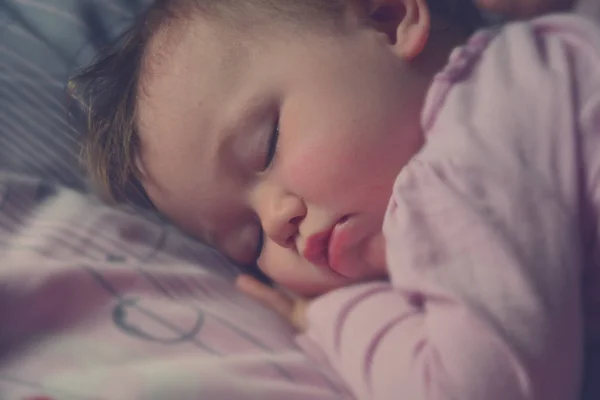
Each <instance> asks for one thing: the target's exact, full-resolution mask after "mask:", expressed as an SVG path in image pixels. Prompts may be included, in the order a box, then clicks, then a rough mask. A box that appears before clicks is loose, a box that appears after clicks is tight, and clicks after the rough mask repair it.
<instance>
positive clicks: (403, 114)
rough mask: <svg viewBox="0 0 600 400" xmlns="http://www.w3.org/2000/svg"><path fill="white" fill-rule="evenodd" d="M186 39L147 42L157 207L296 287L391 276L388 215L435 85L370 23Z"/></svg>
mask: <svg viewBox="0 0 600 400" xmlns="http://www.w3.org/2000/svg"><path fill="white" fill-rule="evenodd" d="M178 35H179V36H178V37H177V39H176V40H169V41H161V40H159V41H158V42H157V43H160V42H162V45H163V48H162V49H160V51H159V50H158V46H160V45H155V47H154V48H153V50H152V51H154V52H156V56H157V57H156V58H155V60H154V61H153V64H154V65H152V66H151V68H150V69H149V70H148V71H147V73H146V77H145V82H144V87H143V90H142V96H141V99H140V104H139V106H140V110H139V121H140V137H141V141H142V151H141V163H142V166H143V170H144V175H145V180H144V182H143V184H144V186H145V188H146V190H147V192H148V194H149V196H150V198H151V199H152V201H153V202H154V203H155V205H156V206H157V207H158V209H160V210H161V211H162V212H163V213H164V214H166V215H167V216H168V217H170V218H171V219H172V220H173V221H174V222H175V223H176V224H178V225H180V226H181V227H182V228H183V229H185V230H187V231H188V232H190V233H191V234H193V235H195V236H197V237H199V238H201V239H204V240H205V241H207V242H209V243H210V244H212V245H214V246H215V247H216V248H217V249H219V250H220V251H222V252H223V253H224V254H226V255H227V256H229V257H230V258H231V259H233V260H235V261H237V262H239V263H241V264H245V265H250V264H253V263H254V262H256V261H257V262H258V265H259V267H260V268H261V269H262V271H264V272H265V273H266V274H267V275H268V276H270V277H271V278H272V279H273V280H275V281H276V282H278V283H279V284H281V285H283V286H285V287H287V288H288V289H290V290H292V291H294V292H296V293H299V294H303V295H316V294H320V293H323V292H326V291H328V290H331V289H333V288H336V287H340V286H345V285H348V284H351V283H353V282H357V281H364V280H370V279H378V278H381V277H384V276H385V275H386V272H385V271H386V268H385V254H384V253H385V252H384V243H383V238H382V232H381V229H382V222H383V217H384V213H385V210H386V207H387V204H388V200H389V198H390V195H391V191H392V185H393V183H394V180H395V178H396V176H397V175H398V173H399V172H400V170H401V168H402V167H403V166H404V165H405V164H406V163H407V162H408V160H409V159H410V158H411V157H412V155H413V154H414V153H415V152H416V151H418V149H419V148H420V146H421V144H422V135H421V131H420V123H419V116H420V108H421V104H422V100H423V94H424V92H425V90H426V87H427V84H428V83H427V80H426V79H425V78H423V77H421V76H420V75H418V74H414V75H413V73H411V72H410V68H408V66H407V64H406V63H405V62H404V61H403V60H402V57H399V56H397V55H396V53H395V50H394V47H393V46H392V45H391V44H390V43H389V42H388V38H387V37H386V36H385V35H384V34H380V33H379V32H376V31H375V30H371V29H363V28H358V27H357V28H356V29H350V32H349V33H347V34H345V35H340V36H326V35H322V34H321V35H318V34H314V35H313V34H311V33H307V32H299V31H294V30H292V29H287V30H286V29H284V28H277V30H275V31H273V32H271V33H270V35H265V36H264V37H261V38H257V39H256V40H251V39H249V40H246V41H244V42H241V41H239V40H235V39H236V36H234V35H233V34H228V33H227V32H226V31H225V29H223V28H219V27H218V26H214V25H209V24H207V23H205V22H201V23H196V24H192V25H190V27H189V28H188V29H186V30H185V32H184V33H182V34H178ZM171 39H173V38H171ZM277 132H278V133H277ZM332 230H333V234H332V235H330V232H331V231H332ZM261 232H263V233H261ZM261 236H262V238H263V239H262V240H261Z"/></svg>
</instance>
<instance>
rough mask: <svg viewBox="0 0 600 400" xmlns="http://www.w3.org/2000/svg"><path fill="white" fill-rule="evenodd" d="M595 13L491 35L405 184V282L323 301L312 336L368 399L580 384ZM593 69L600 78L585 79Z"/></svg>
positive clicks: (401, 221)
mask: <svg viewBox="0 0 600 400" xmlns="http://www.w3.org/2000/svg"><path fill="white" fill-rule="evenodd" d="M586 24H587V22H586V21H583V20H576V19H574V18H568V17H551V18H546V19H544V20H543V21H542V22H539V23H535V24H534V25H530V24H525V23H523V24H518V25H513V26H511V27H508V28H506V30H505V31H504V33H503V34H501V35H500V36H499V37H498V38H496V39H495V40H494V41H493V42H492V44H490V48H489V49H488V51H487V52H485V53H484V54H483V55H481V57H480V59H481V62H480V65H479V66H478V67H477V68H475V69H474V72H472V79H469V80H468V81H466V82H465V83H464V85H458V87H457V88H456V89H452V90H451V92H450V93H449V94H448V96H447V98H446V102H445V105H444V106H443V109H442V111H440V115H439V116H438V119H437V122H436V123H435V124H434V126H433V128H432V130H431V131H430V132H429V133H428V135H429V137H430V139H429V142H428V144H427V145H426V147H425V149H424V150H423V151H422V152H421V153H420V154H419V155H418V156H417V157H416V158H415V160H413V162H411V164H409V165H408V166H407V167H406V168H405V170H404V171H403V172H402V173H401V174H400V176H399V179H398V181H397V183H396V185H395V188H394V193H393V201H392V202H391V205H390V207H389V210H388V213H387V216H386V223H385V225H384V230H385V235H386V238H387V246H388V253H387V256H388V266H389V270H390V277H391V282H390V283H370V284H364V285H357V286H355V287H349V288H344V289H340V290H337V291H335V292H332V293H329V294H327V295H325V296H323V297H322V298H320V299H317V300H316V301H314V302H313V303H312V304H311V305H310V307H309V309H308V327H309V329H308V335H309V337H310V338H312V339H313V340H314V341H315V342H316V343H319V344H320V345H321V346H322V348H323V350H324V351H325V353H326V354H327V356H328V359H329V360H330V362H332V364H333V365H334V366H335V367H336V368H337V369H338V370H339V371H340V373H341V374H342V375H343V377H344V378H345V381H346V382H347V383H348V384H349V385H350V386H351V387H352V389H353V391H354V393H355V395H356V396H357V398H359V399H391V398H406V399H410V400H423V399H436V400H441V399H448V400H450V399H453V400H481V399H485V400H496V399H497V400H507V399H511V400H524V399H540V400H563V399H565V400H570V399H575V398H577V396H578V390H579V384H580V379H581V368H582V367H581V364H582V349H581V348H582V317H581V304H580V296H581V289H580V279H581V272H582V264H583V261H582V258H583V255H582V253H581V252H582V250H581V243H582V241H583V240H584V239H583V238H582V236H581V235H582V232H581V226H580V222H581V221H580V217H581V215H580V214H579V206H580V204H581V200H582V199H581V197H580V196H581V194H582V193H583V192H584V191H583V188H582V186H581V182H582V180H581V176H582V165H581V164H580V163H581V161H582V160H581V159H580V156H581V154H580V153H579V152H580V151H581V148H580V139H581V138H580V137H578V136H577V135H578V134H579V133H578V132H579V128H578V117H579V111H578V107H581V108H585V106H584V103H585V102H584V101H583V99H582V98H579V97H576V96H580V95H583V93H584V92H585V91H586V90H588V89H591V91H590V93H591V92H593V88H594V86H596V87H598V86H597V85H598V79H597V76H598V72H597V71H598V69H597V68H593V66H592V65H591V64H590V63H588V61H589V59H591V58H594V57H595V58H596V59H598V58H600V57H599V56H598V55H599V54H600V51H599V47H600V43H599V42H600V40H599V39H598V38H599V35H598V34H597V33H596V32H595V31H593V27H592V26H591V24H587V25H586ZM588 25H589V26H588ZM586 32H592V33H589V35H588V36H586ZM588 39H590V40H589V41H588ZM594 43H595V46H596V47H595V48H594ZM588 56H589V57H588ZM586 66H587V67H586ZM578 71H585V72H586V73H589V74H593V75H594V77H596V78H595V79H596V80H595V81H594V80H593V79H590V80H587V79H585V80H584V81H583V83H582V82H577V80H578V79H579V78H580V76H579V73H578ZM574 74H577V75H574ZM450 75H452V74H450ZM454 76H455V75H454ZM458 76H460V75H458ZM576 82H577V83H576ZM584 87H587V89H585V90H584V89H583V88H584ZM438 89H439V87H438ZM596 93H597V91H596ZM430 104H438V103H437V102H435V101H434V102H433V103H430ZM432 107H435V106H432Z"/></svg>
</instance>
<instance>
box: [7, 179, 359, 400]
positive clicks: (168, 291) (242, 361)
mask: <svg viewBox="0 0 600 400" xmlns="http://www.w3.org/2000/svg"><path fill="white" fill-rule="evenodd" d="M235 274H236V271H235V269H234V268H233V267H232V266H231V265H230V264H228V263H227V262H226V261H225V260H224V259H222V258H221V257H220V256H219V255H218V254H217V253H216V252H214V251H213V250H211V249H209V248H207V247H205V246H203V245H201V244H199V243H197V242H194V241H192V240H190V239H188V238H187V237H185V236H184V235H182V234H180V233H179V232H177V231H176V230H175V229H173V228H172V227H170V226H169V225H168V224H166V223H164V222H162V221H160V220H159V219H158V218H155V217H151V216H140V215H138V214H137V213H136V212H134V211H132V210H129V209H111V208H108V207H106V206H104V205H102V204H101V203H99V202H98V201H97V200H95V199H94V198H92V197H88V196H84V195H82V194H79V193H76V192H73V191H70V190H65V189H59V188H57V187H54V186H52V185H49V184H47V183H45V182H43V181H41V180H33V179H24V178H21V177H16V176H13V175H6V174H0V399H2V400H33V399H45V400H92V399H93V400H104V399H110V400H133V399H143V400H153V399H170V400H184V399H203V400H210V399H220V400H223V399H225V400H233V399H241V398H244V399H262V400H264V399H298V400H301V399H311V400H320V399H346V398H350V397H351V396H350V395H349V394H348V393H347V391H346V389H345V388H344V385H343V384H342V383H341V381H340V380H339V378H338V377H337V376H336V374H335V373H333V372H332V370H330V369H329V368H327V367H326V366H325V365H326V364H325V363H321V362H318V361H319V360H313V359H310V358H308V357H307V356H306V355H305V354H304V353H303V352H302V351H301V350H300V347H299V345H298V344H297V343H296V340H295V336H294V332H292V331H291V330H290V328H289V327H288V326H287V324H285V323H284V322H283V321H281V320H280V319H279V318H277V317H276V316H275V315H274V314H272V313H270V312H269V311H267V310H266V309H264V308H262V307H260V306H259V305H258V304H256V303H254V302H253V301H251V300H249V299H247V298H245V297H243V296H242V295H241V294H239V293H238V292H237V291H236V290H235V288H234V287H233V285H232V283H231V280H232V278H233V277H234V276H235Z"/></svg>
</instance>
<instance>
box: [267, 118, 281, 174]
mask: <svg viewBox="0 0 600 400" xmlns="http://www.w3.org/2000/svg"><path fill="white" fill-rule="evenodd" d="M278 140H279V121H278V120H277V121H275V127H274V128H273V132H272V133H271V136H270V137H269V144H268V147H267V157H266V160H265V167H264V169H265V170H266V169H267V168H269V167H270V166H271V163H272V162H273V159H274V158H275V154H276V153H277V142H278Z"/></svg>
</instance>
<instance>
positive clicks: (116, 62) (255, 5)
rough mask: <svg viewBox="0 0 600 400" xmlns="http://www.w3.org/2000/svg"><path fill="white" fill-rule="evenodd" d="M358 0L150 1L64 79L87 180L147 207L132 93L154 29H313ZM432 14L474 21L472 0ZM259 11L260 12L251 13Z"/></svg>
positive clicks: (447, 3) (442, 2) (436, 6)
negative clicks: (205, 25) (78, 125)
mask: <svg viewBox="0 0 600 400" xmlns="http://www.w3.org/2000/svg"><path fill="white" fill-rule="evenodd" d="M361 3H363V0H156V1H154V2H153V4H152V5H151V6H150V7H149V9H148V10H147V11H146V12H145V13H143V14H142V15H141V16H140V17H139V18H138V19H137V21H136V23H135V24H134V26H133V27H132V28H131V29H129V30H128V31H127V32H125V34H123V35H122V36H121V37H120V39H119V40H118V41H117V42H116V43H114V44H112V45H111V46H109V47H108V48H107V49H105V51H103V52H102V53H101V55H100V56H99V57H98V58H97V60H96V61H95V62H94V63H93V64H92V65H91V66H89V67H88V68H86V69H85V70H83V71H82V72H81V73H80V74H79V75H78V76H77V77H75V78H74V79H73V80H72V81H71V82H70V84H69V89H70V92H71V95H72V96H73V97H75V99H76V100H77V102H78V104H79V105H81V106H82V107H83V110H82V111H83V113H84V115H85V118H86V121H87V132H86V134H85V135H84V137H83V142H82V162H83V164H84V167H85V168H86V170H87V173H88V175H89V178H90V179H91V181H92V184H93V185H94V186H95V187H96V188H97V189H98V190H99V191H100V194H101V195H102V196H103V197H104V198H105V199H106V200H108V201H111V202H132V203H135V204H137V205H144V206H151V202H150V200H149V199H148V196H147V195H146V193H145V191H144V189H143V187H142V184H141V175H142V174H141V171H140V168H139V163H138V162H137V158H138V154H139V151H140V139H139V136H138V126H137V122H138V121H137V111H138V110H137V104H138V94H139V93H140V88H141V86H142V85H143V74H144V71H145V70H146V68H147V66H148V64H150V63H151V61H150V60H149V57H148V54H147V53H148V51H147V50H148V48H149V46H150V43H151V41H152V40H153V38H154V37H155V36H156V34H157V33H158V32H161V31H163V30H165V29H171V28H173V29H176V28H177V26H178V25H177V23H178V22H186V21H188V20H189V19H190V16H192V15H198V13H200V15H202V16H203V17H204V18H207V19H208V20H211V19H212V20H216V21H218V22H226V23H228V24H229V25H230V26H231V27H233V28H234V29H235V28H237V29H240V30H242V29H244V26H243V23H244V20H245V19H247V17H248V16H253V15H254V16H256V15H260V16H261V21H267V20H271V21H283V22H284V23H297V24H300V25H302V26H305V25H307V24H308V25H310V26H311V28H321V29H339V28H340V26H339V24H337V22H341V21H342V20H343V18H342V17H343V16H344V14H345V13H346V12H347V11H348V7H359V6H360V4H361ZM429 6H430V8H431V13H432V15H433V16H435V15H443V16H447V17H450V18H449V19H451V20H453V21H456V22H457V23H459V24H461V26H462V27H463V28H464V29H465V30H466V31H467V33H470V32H471V31H473V30H474V29H476V28H477V27H478V26H479V25H480V22H481V20H480V18H479V14H478V12H477V11H476V9H475V7H474V6H473V5H472V3H471V0H430V1H429ZM257 13H258V14H257Z"/></svg>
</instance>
